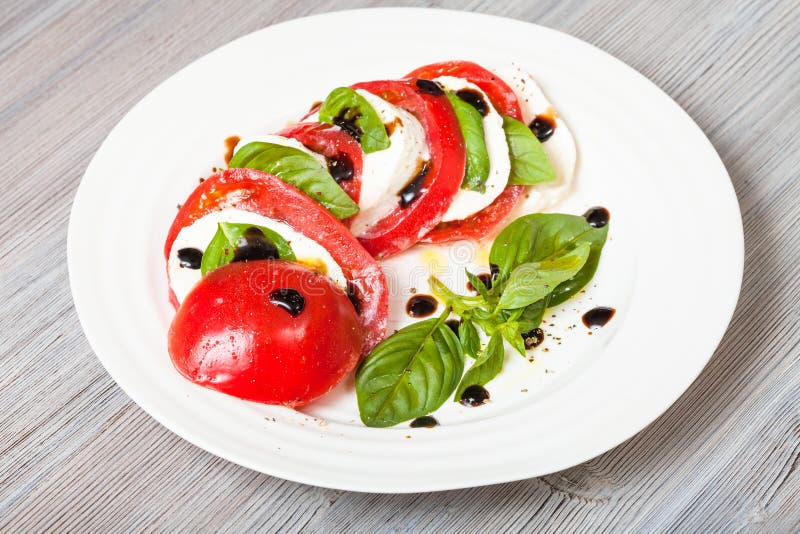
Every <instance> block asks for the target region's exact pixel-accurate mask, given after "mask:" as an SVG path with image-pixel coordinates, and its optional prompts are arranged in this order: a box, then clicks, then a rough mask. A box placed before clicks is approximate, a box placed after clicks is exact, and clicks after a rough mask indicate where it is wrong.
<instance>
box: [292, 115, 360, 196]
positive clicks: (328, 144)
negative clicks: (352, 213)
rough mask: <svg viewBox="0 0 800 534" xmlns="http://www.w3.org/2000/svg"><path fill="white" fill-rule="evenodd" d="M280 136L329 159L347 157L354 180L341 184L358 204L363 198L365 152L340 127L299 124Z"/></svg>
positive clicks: (313, 123)
mask: <svg viewBox="0 0 800 534" xmlns="http://www.w3.org/2000/svg"><path fill="white" fill-rule="evenodd" d="M278 135H282V136H284V137H289V138H291V139H296V140H298V141H300V142H301V143H303V144H304V145H305V146H306V148H308V149H309V150H311V151H313V152H317V153H318V154H322V155H323V156H325V157H326V158H328V159H340V158H341V157H343V156H344V157H346V158H348V159H349V160H350V162H351V163H352V165H353V178H352V179H350V180H344V181H342V182H340V183H339V185H340V186H341V188H342V189H343V190H344V192H345V193H347V194H348V195H349V196H350V198H352V199H353V200H354V201H356V202H358V199H359V197H360V196H361V172H362V170H363V168H364V160H363V152H362V151H361V145H359V144H358V141H356V140H355V139H353V138H352V137H350V136H349V135H348V134H347V133H345V132H344V131H343V130H342V129H341V128H339V127H338V126H334V125H333V124H328V123H325V122H299V123H297V124H293V125H291V126H289V127H287V128H285V129H283V130H281V131H280V132H278Z"/></svg>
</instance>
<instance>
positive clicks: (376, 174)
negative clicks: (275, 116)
mask: <svg viewBox="0 0 800 534" xmlns="http://www.w3.org/2000/svg"><path fill="white" fill-rule="evenodd" d="M356 92H357V93H358V94H360V95H361V96H363V97H364V98H365V99H366V100H367V102H369V104H370V105H371V106H372V107H373V108H374V109H375V111H376V112H377V113H378V115H379V116H380V118H381V121H382V122H383V123H384V124H385V125H386V129H387V132H388V134H389V140H390V141H391V145H390V146H389V148H387V149H385V150H379V151H377V152H370V153H369V154H367V153H365V154H364V168H363V171H362V174H361V195H360V198H359V201H358V207H359V209H360V211H359V212H358V214H357V215H355V216H354V217H353V221H352V222H351V224H350V230H351V231H352V232H353V233H354V234H356V235H358V234H362V233H364V232H366V231H367V230H368V229H369V226H370V225H371V224H373V223H374V222H375V221H378V220H380V219H382V218H383V217H386V216H387V215H388V214H389V213H391V211H392V210H393V209H394V208H396V207H397V204H398V202H399V196H398V193H399V192H400V190H401V189H403V187H405V186H406V185H407V184H408V182H410V181H411V180H413V179H414V178H415V177H416V176H417V173H418V172H419V171H420V170H421V169H422V166H423V165H424V164H425V162H427V161H428V160H429V159H430V152H429V151H428V142H427V137H426V135H425V130H424V129H423V128H422V124H420V122H419V121H418V120H417V118H416V117H414V116H413V115H412V114H411V113H409V112H408V111H406V110H404V109H402V108H399V107H397V106H395V105H393V104H390V103H389V102H387V101H386V100H384V99H382V98H381V97H379V96H377V95H374V94H372V93H370V92H369V91H365V90H364V89H357V90H356ZM304 120H306V121H318V120H319V114H318V113H314V114H313V115H310V116H308V117H306V118H305V119H304Z"/></svg>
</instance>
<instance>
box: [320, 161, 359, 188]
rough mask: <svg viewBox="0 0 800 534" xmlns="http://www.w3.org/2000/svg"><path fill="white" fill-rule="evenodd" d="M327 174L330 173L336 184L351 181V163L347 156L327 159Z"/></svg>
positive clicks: (352, 171) (352, 172)
mask: <svg viewBox="0 0 800 534" xmlns="http://www.w3.org/2000/svg"><path fill="white" fill-rule="evenodd" d="M327 162H328V172H329V173H331V176H333V179H334V180H336V183H337V184H340V183H342V182H349V181H350V180H352V179H353V174H354V172H355V171H354V170H353V162H352V161H351V160H350V158H349V157H348V156H347V154H339V155H338V156H337V157H335V158H327Z"/></svg>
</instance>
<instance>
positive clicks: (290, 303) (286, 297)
mask: <svg viewBox="0 0 800 534" xmlns="http://www.w3.org/2000/svg"><path fill="white" fill-rule="evenodd" d="M269 301H270V302H271V303H273V304H274V305H276V306H278V307H279V308H283V309H284V310H286V311H287V312H289V315H291V316H292V317H297V316H298V315H300V314H301V313H302V312H303V308H305V307H306V299H305V298H303V295H301V294H300V292H299V291H297V290H296V289H292V288H286V289H276V290H275V291H273V292H271V293H270V294H269Z"/></svg>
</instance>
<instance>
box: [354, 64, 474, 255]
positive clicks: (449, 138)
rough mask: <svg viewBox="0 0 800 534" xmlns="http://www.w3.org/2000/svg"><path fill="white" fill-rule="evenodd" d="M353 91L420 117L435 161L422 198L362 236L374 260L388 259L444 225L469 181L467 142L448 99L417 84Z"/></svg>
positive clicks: (400, 82)
mask: <svg viewBox="0 0 800 534" xmlns="http://www.w3.org/2000/svg"><path fill="white" fill-rule="evenodd" d="M351 87H352V89H364V90H366V91H369V92H370V93H372V94H374V95H377V96H379V97H381V98H383V99H384V100H386V101H387V102H389V103H390V104H393V105H395V106H398V107H401V108H403V109H405V110H406V111H408V112H409V113H411V114H412V115H414V117H416V119H417V120H419V122H420V124H421V125H422V128H423V130H424V131H425V134H426V137H427V143H428V150H429V152H430V156H431V159H430V162H429V168H428V172H427V174H426V175H425V178H424V180H423V182H422V187H421V188H420V193H419V194H418V195H417V197H416V198H415V199H414V200H413V201H412V202H411V203H410V204H409V205H408V206H406V207H404V208H401V207H400V206H399V205H398V206H396V207H395V208H394V209H393V210H392V211H391V212H390V213H389V214H388V215H387V216H386V217H384V218H382V219H380V220H378V221H376V222H375V223H374V224H372V225H370V227H369V229H368V230H367V231H365V232H364V233H362V234H361V235H358V236H356V237H357V238H358V240H359V241H360V242H361V244H362V245H363V246H364V248H366V249H367V250H368V251H369V252H370V253H371V254H372V255H373V256H375V257H376V258H379V259H380V258H386V257H389V256H392V255H394V254H397V253H399V252H402V251H403V250H405V249H407V248H409V247H411V246H413V245H415V244H416V243H417V242H419V240H420V238H422V237H423V236H424V235H425V234H427V233H428V232H429V231H430V230H432V229H433V228H434V227H435V226H436V225H437V224H438V223H439V221H441V219H442V216H443V215H444V213H445V212H446V211H447V208H449V207H450V204H451V203H452V201H453V197H454V196H455V194H456V193H457V192H458V189H459V187H461V181H462V179H463V178H464V166H465V165H466V149H465V147H464V139H463V138H462V136H461V130H460V128H459V126H458V120H457V119H456V116H455V112H454V111H453V108H452V107H451V106H450V102H449V101H448V100H447V97H446V96H445V95H444V94H441V95H432V94H429V93H426V92H424V91H421V90H420V89H419V88H418V87H417V86H416V80H414V79H411V80H391V81H389V80H383V81H373V82H363V83H358V84H355V85H353V86H351Z"/></svg>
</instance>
